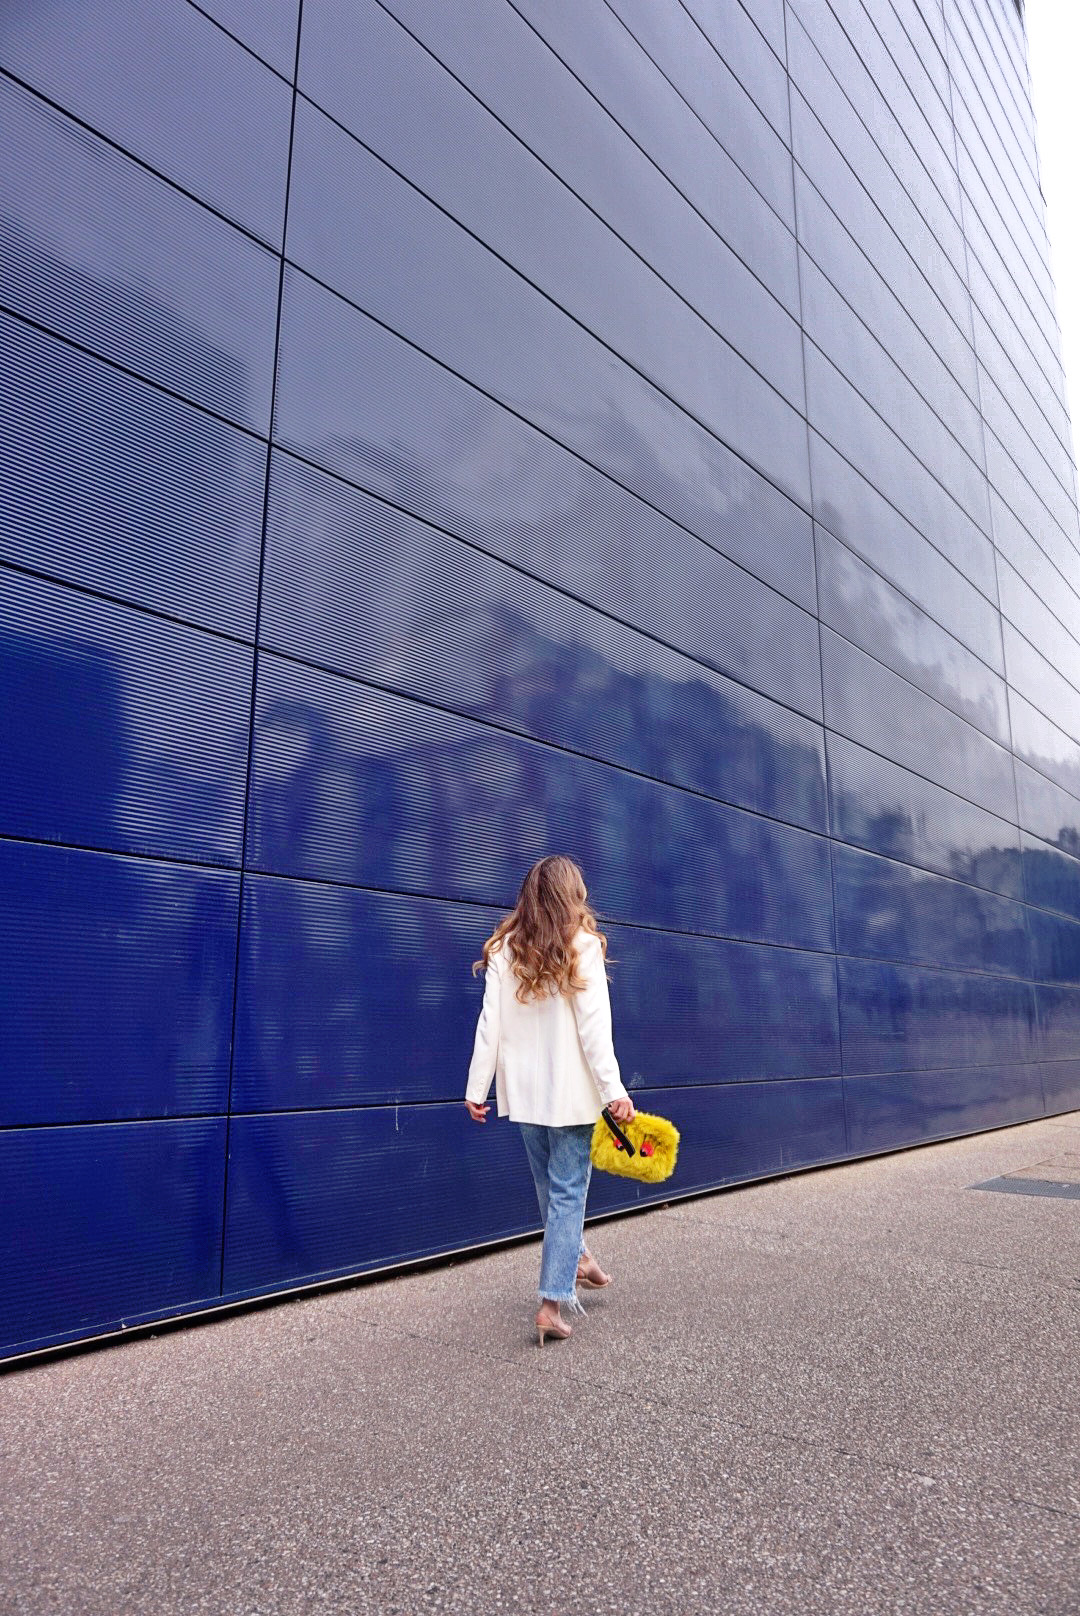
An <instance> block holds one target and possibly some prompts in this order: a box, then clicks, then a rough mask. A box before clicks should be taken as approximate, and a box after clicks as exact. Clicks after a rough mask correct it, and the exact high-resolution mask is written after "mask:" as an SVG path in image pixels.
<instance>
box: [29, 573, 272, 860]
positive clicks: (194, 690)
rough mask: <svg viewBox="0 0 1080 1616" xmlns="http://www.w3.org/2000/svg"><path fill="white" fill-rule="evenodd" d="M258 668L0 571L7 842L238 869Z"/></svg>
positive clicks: (151, 622)
mask: <svg viewBox="0 0 1080 1616" xmlns="http://www.w3.org/2000/svg"><path fill="white" fill-rule="evenodd" d="M251 660H252V654H251V652H250V651H248V650H245V649H244V648H243V647H241V646H237V645H233V644H231V643H230V642H229V641H228V640H221V639H217V638H214V637H212V636H210V635H208V634H203V633H201V632H200V631H199V630H198V629H190V628H183V627H181V626H179V625H178V624H173V623H168V622H165V621H164V620H162V619H161V618H156V617H150V616H148V615H147V614H146V613H144V612H136V611H132V610H130V609H128V608H127V607H122V606H113V605H111V604H110V603H109V602H108V601H103V600H97V599H94V598H93V597H91V596H87V595H82V594H80V593H78V592H77V591H75V590H72V589H64V588H62V587H61V586H59V585H56V584H48V583H42V582H40V581H39V580H37V579H34V578H29V577H26V576H24V575H22V574H19V573H15V572H10V571H7V570H6V569H0V688H2V689H3V691H4V694H5V696H6V697H7V698H8V699H7V700H6V701H5V702H4V705H3V707H0V756H2V757H3V759H4V764H5V767H4V769H3V771H2V772H0V835H9V836H32V837H36V838H39V839H41V840H43V841H50V842H75V843H78V844H81V845H83V846H87V847H103V848H115V849H120V850H123V851H126V852H130V853H160V854H165V855H175V856H177V857H180V858H201V859H206V860H208V861H209V862H211V863H222V864H238V863H239V862H240V836H241V824H242V820H243V808H244V773H245V764H246V759H247V743H248V713H249V709H250V701H251Z"/></svg>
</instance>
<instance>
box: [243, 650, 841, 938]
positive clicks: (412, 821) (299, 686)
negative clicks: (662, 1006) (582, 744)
mask: <svg viewBox="0 0 1080 1616" xmlns="http://www.w3.org/2000/svg"><path fill="white" fill-rule="evenodd" d="M253 745H254V755H253V761H252V787H251V804H250V811H249V816H248V844H249V845H248V858H249V860H250V862H251V863H253V864H254V865H255V867H256V868H257V869H260V870H264V871H268V872H272V873H275V874H279V875H303V876H313V877H316V878H320V879H322V880H329V881H343V882H348V883H350V884H355V885H359V886H384V887H392V888H396V889H397V890H400V891H406V892H415V893H427V894H431V893H437V894H438V895H440V896H443V897H452V898H463V899H467V900H469V901H471V902H474V903H492V904H505V903H509V902H512V900H513V897H514V895H515V893H516V890H517V887H518V884H519V882H520V879H521V872H522V870H524V869H525V868H527V867H528V865H529V864H530V863H531V862H532V860H533V859H534V858H537V857H539V856H541V855H542V853H543V851H544V849H545V848H547V847H550V846H552V845H554V844H557V845H559V846H562V847H564V848H566V849H567V850H568V851H569V852H571V853H572V854H574V855H575V856H576V857H578V858H579V859H580V860H581V862H582V864H583V865H584V866H585V868H586V869H588V870H589V871H590V872H591V876H590V879H591V880H593V881H594V882H595V883H596V886H597V889H598V891H600V892H602V893H603V894H604V907H605V909H606V911H607V913H608V914H609V915H610V916H611V918H612V919H613V920H623V919H633V920H637V921H639V922H641V923H643V924H645V925H652V926H661V927H666V928H670V929H672V930H676V931H695V932H706V933H713V934H716V935H720V936H736V937H745V938H754V939H756V940H758V941H761V942H779V943H787V944H789V945H791V946H793V947H796V948H799V947H801V948H829V947H831V946H832V906H831V903H830V894H829V853H828V844H827V843H826V841H825V839H824V838H823V837H820V836H814V835H811V834H809V833H808V832H806V831H801V830H794V829H791V828H789V827H787V826H784V825H781V824H778V823H777V822H776V821H774V820H770V819H765V818H761V817H759V816H757V815H755V814H749V813H745V812H742V811H740V810H739V809H734V808H728V807H725V806H723V805H722V804H720V803H715V802H712V801H710V800H709V799H707V798H704V797H699V796H695V795H693V794H691V793H690V792H687V791H680V790H677V789H675V788H674V787H671V786H667V785H663V784H659V783H657V782H656V781H653V780H647V779H644V778H642V777H639V776H637V775H632V774H626V773H623V772H621V771H619V770H616V769H611V768H607V767H605V766H604V765H602V764H599V763H594V762H593V761H592V760H591V759H588V758H582V757H577V756H574V755H572V754H570V753H567V752H562V751H558V750H556V749H554V748H551V747H544V746H540V745H538V744H536V743H535V742H531V741H523V740H520V739H518V737H517V736H514V735H510V734H507V733H505V732H504V731H502V730H497V729H491V728H489V727H487V726H486V725H481V724H476V723H473V722H471V721H469V720H467V719H459V718H456V717H453V716H451V715H450V714H448V713H444V712H440V711H437V710H435V709H433V708H431V707H427V706H422V705H420V704H419V703H416V702H411V701H405V700H402V699H400V698H398V697H395V696H391V695H388V694H386V693H385V692H383V691H381V690H375V689H372V688H371V687H369V686H366V685H361V684H357V683H355V682H353V681H351V680H346V679H341V678H338V677H337V676H335V675H331V674H324V673H320V672H316V671H314V670H312V669H309V668H305V667H301V666H299V665H298V664H291V663H288V662H284V661H282V660H280V659H278V658H274V657H267V656H265V655H264V656H261V657H260V661H259V678H258V688H257V691H256V717H255V735H254V743H253Z"/></svg>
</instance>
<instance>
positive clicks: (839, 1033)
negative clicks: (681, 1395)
mask: <svg viewBox="0 0 1080 1616" xmlns="http://www.w3.org/2000/svg"><path fill="white" fill-rule="evenodd" d="M784 77H785V80H786V83H787V99H788V135H789V144H788V153H789V156H790V159H791V215H792V219H793V221H794V224H795V288H796V293H797V295H798V300H799V342H800V352H801V354H802V368H803V419H804V421H805V423H806V479H807V487H808V489H809V492H810V553H811V556H812V559H813V563H814V611H815V615H816V617H817V641H818V679H819V681H820V685H819V688H820V691H821V750H822V756H823V758H824V760H825V836H826V844H827V846H828V849H829V908H830V923H831V928H832V945H833V946H832V959H833V995H834V1003H835V1005H836V1046H837V1057H838V1058H837V1065H838V1067H839V1073H840V1103H841V1106H842V1109H843V1116H844V1153H845V1155H847V1154H849V1153H850V1150H851V1138H850V1133H849V1129H848V1111H847V1087H846V1084H845V1082H844V1032H843V1025H842V1021H841V1016H840V962H839V957H838V953H837V949H838V938H837V928H836V869H835V864H834V861H833V824H832V787H831V783H830V779H829V737H828V730H827V728H826V724H825V655H824V650H823V646H822V636H821V583H820V578H819V575H818V571H819V569H818V547H817V530H816V527H815V522H814V474H813V467H812V463H811V458H810V392H809V387H808V385H807V375H806V326H805V324H804V321H803V296H802V247H801V245H800V242H799V197H798V188H797V185H796V180H795V127H794V123H793V120H792V116H791V64H790V59H789V53H788V0H784Z"/></svg>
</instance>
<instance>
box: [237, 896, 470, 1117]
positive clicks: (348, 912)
mask: <svg viewBox="0 0 1080 1616" xmlns="http://www.w3.org/2000/svg"><path fill="white" fill-rule="evenodd" d="M498 918H499V913H498V911H497V910H487V909H481V908H477V907H476V906H475V905H472V904H452V903H442V902H435V901H433V900H431V899H426V898H407V897H398V896H391V895H389V894H386V893H379V892H361V891H356V890H355V889H350V888H348V887H333V886H327V885H324V884H321V883H319V884H316V883H313V882H306V881H286V880H280V879H271V878H269V877H266V876H250V877H248V878H247V879H246V880H245V882H244V912H243V926H242V931H241V938H240V974H239V981H238V987H237V1005H236V1056H235V1061H234V1069H233V1090H232V1103H233V1109H234V1110H235V1111H268V1110H273V1109H276V1108H282V1109H285V1108H291V1109H300V1108H303V1107H309V1108H310V1107H318V1106H330V1105H373V1104H398V1103H401V1104H405V1103H407V1102H409V1101H412V1100H451V1099H458V1098H459V1097H460V1092H461V1073H462V1071H463V1070H465V1068H466V1067H467V1065H468V1059H469V1055H470V1052H471V1050H472V1041H473V1034H474V1032H475V1030H476V1018H477V1016H478V1014H479V1009H480V994H481V992H482V988H481V985H480V983H474V982H473V980H472V977H471V969H470V968H471V966H472V962H473V960H475V959H476V958H477V957H478V955H479V952H480V945H481V944H482V943H483V941H484V939H485V937H487V936H488V935H489V933H490V932H491V929H492V927H493V926H494V924H495V922H496V920H498Z"/></svg>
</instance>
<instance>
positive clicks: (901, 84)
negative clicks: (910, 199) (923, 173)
mask: <svg viewBox="0 0 1080 1616" xmlns="http://www.w3.org/2000/svg"><path fill="white" fill-rule="evenodd" d="M798 10H799V11H800V13H801V16H802V19H803V22H804V24H805V25H806V26H807V27H808V28H809V29H810V31H811V33H812V35H813V37H814V38H815V40H816V41H817V43H818V45H819V47H820V48H821V49H822V50H823V51H824V53H825V56H826V58H827V60H828V62H829V64H830V66H831V68H832V71H833V73H834V74H835V75H836V76H837V78H838V79H839V81H840V82H841V83H842V84H843V86H844V89H845V92H846V93H847V94H848V95H849V96H851V97H852V99H853V100H854V102H855V105H856V107H857V109H858V111H859V113H860V115H861V116H862V118H863V119H864V121H865V122H866V123H867V124H868V125H869V126H870V127H871V128H872V129H873V132H874V135H875V138H876V139H877V141H878V143H879V144H880V145H881V146H882V147H883V148H884V150H885V151H887V152H888V151H889V150H890V149H891V147H893V146H895V145H896V144H897V142H898V140H903V141H907V142H909V143H910V145H911V147H912V149H913V150H914V151H915V152H917V153H918V156H919V159H920V161H921V162H922V163H923V165H924V166H925V167H926V169H927V170H928V171H929V173H930V175H931V176H932V178H933V181H934V184H935V186H936V187H937V189H938V190H939V191H940V192H941V193H942V196H943V197H944V198H945V200H946V201H947V203H948V205H949V207H950V209H951V211H952V213H953V214H954V215H955V216H956V217H957V218H959V215H960V197H959V191H958V189H957V184H956V173H955V155H954V151H953V133H952V127H951V120H950V118H949V107H948V99H949V84H948V76H947V74H946V72H945V71H944V69H945V63H944V60H943V58H942V57H941V55H940V53H939V52H937V51H936V50H934V49H933V47H932V45H931V46H930V52H931V55H932V58H933V60H932V61H931V62H930V63H929V64H928V63H926V62H924V61H923V60H921V59H920V57H919V54H918V52H917V49H916V47H915V45H914V44H913V42H912V36H914V37H918V36H917V33H916V29H915V28H914V27H913V24H914V22H915V17H917V15H918V13H917V10H916V8H915V7H914V6H910V7H905V6H904V5H903V0H900V10H901V11H902V12H903V13H904V15H903V17H902V18H901V17H900V16H898V15H897V9H896V7H894V6H893V5H892V4H890V5H888V6H874V8H873V12H872V14H871V15H870V23H869V25H868V23H867V16H868V12H867V8H866V7H865V6H864V4H863V0H832V4H830V6H829V10H830V11H831V12H832V13H833V14H834V16H835V18H836V23H833V21H832V19H831V18H828V19H822V18H821V14H820V11H819V10H818V8H816V7H815V6H814V5H813V4H807V3H806V0H798ZM912 12H915V17H913V16H912V15H911V13H912ZM837 24H839V26H837ZM845 35H846V39H845V37H844V36H845ZM848 41H850V45H849V44H848ZM923 42H924V43H926V44H929V42H928V41H925V38H924V41H923ZM935 68H936V70H937V71H936V72H935V71H934V69H935ZM890 116H891V117H892V118H893V120H894V121H895V125H898V126H899V127H898V128H897V127H894V126H893V125H891V124H890V123H889V122H888V121H887V120H888V119H889V117H890ZM900 130H902V131H903V135H902V136H901V135H900V133H899V131H900Z"/></svg>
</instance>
